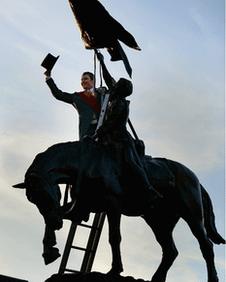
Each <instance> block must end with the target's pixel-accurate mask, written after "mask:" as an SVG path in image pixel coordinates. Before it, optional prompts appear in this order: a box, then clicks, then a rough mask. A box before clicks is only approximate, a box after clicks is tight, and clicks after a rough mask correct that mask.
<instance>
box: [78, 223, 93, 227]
mask: <svg viewBox="0 0 226 282" xmlns="http://www.w3.org/2000/svg"><path fill="white" fill-rule="evenodd" d="M78 225H79V226H82V227H88V228H93V226H92V225H88V224H84V223H78Z"/></svg>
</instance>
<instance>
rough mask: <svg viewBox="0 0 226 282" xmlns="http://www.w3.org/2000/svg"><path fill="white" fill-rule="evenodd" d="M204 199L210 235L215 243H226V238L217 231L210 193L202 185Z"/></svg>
mask: <svg viewBox="0 0 226 282" xmlns="http://www.w3.org/2000/svg"><path fill="white" fill-rule="evenodd" d="M201 192H202V201H203V209H204V224H205V228H206V231H207V235H208V237H209V238H210V239H211V240H212V241H213V243H215V244H225V239H224V238H223V237H222V236H221V235H220V234H219V233H218V232H217V228H216V225H215V215H214V212H213V205H212V202H211V199H210V196H209V194H208V193H207V191H206V190H205V188H204V187H203V186H202V185H201Z"/></svg>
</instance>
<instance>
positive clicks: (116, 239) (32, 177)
mask: <svg viewBox="0 0 226 282" xmlns="http://www.w3.org/2000/svg"><path fill="white" fill-rule="evenodd" d="M102 147H103V145H102V146H101V145H98V143H97V142H94V141H89V142H79V141H76V142H67V143H59V144H56V145H53V146H51V147H49V148H48V149H47V150H46V151H44V152H42V153H39V154H38V155H37V156H36V157H35V159H34V161H33V163H32V164H31V166H30V167H29V168H28V170H27V172H26V174H25V180H24V183H20V184H17V185H14V187H20V188H26V195H27V197H28V200H29V201H31V202H32V203H34V204H35V205H36V206H37V207H38V209H39V211H40V213H41V214H42V216H43V217H44V220H45V223H46V234H45V235H46V236H45V238H44V240H43V243H44V253H45V243H46V244H47V245H48V244H49V246H50V247H52V251H55V255H53V257H54V256H55V257H54V258H53V259H52V261H53V260H55V259H56V258H57V257H58V256H59V254H58V253H57V248H53V246H54V245H55V244H56V241H55V237H54V230H57V229H60V228H61V227H62V223H63V220H62V215H61V213H60V212H59V211H60V197H61V195H60V188H59V184H62V183H65V184H72V185H75V183H78V182H80V183H79V185H80V186H81V190H80V191H81V192H80V196H81V199H83V201H82V203H85V208H87V209H88V211H89V212H94V213H96V212H106V214H107V218H108V222H109V243H110V245H111V250H112V267H111V270H110V271H109V274H114V275H115V274H120V273H121V272H122V271H123V265H122V261H121V254H120V241H121V235H120V217H121V214H123V215H126V216H141V217H142V218H143V219H144V220H145V222H146V223H147V224H148V225H149V226H150V227H151V229H152V230H153V232H154V235H155V237H156V240H157V241H158V243H159V244H160V246H161V248H162V260H161V263H160V265H159V267H158V269H157V270H156V272H155V273H154V275H153V277H152V279H151V281H152V282H164V281H166V276H167V272H168V270H169V268H170V267H171V265H172V264H173V262H174V260H175V259H176V257H177V255H178V251H177V249H176V246H175V243H174V240H173V236H172V232H173V229H174V227H175V225H176V224H177V222H178V220H179V219H180V218H182V219H184V220H185V222H187V224H188V226H189V227H190V229H191V232H192V233H193V235H194V236H195V237H196V239H197V240H198V243H199V246H200V249H201V252H202V255H203V257H204V260H205V262H206V266H207V272H208V282H218V281H219V280H218V277H217V272H216V268H215V264H214V251H213V243H215V244H225V240H224V239H223V238H222V237H221V235H220V234H219V233H218V232H217V229H216V226H215V217H214V212H213V207H212V203H211V199H210V197H209V195H208V193H207V191H206V190H205V189H204V187H203V186H202V185H201V184H200V182H199V180H198V178H197V177H196V175H195V174H194V173H193V172H192V171H191V170H190V169H188V168H187V167H186V166H184V165H182V164H180V163H178V162H175V161H172V160H169V159H164V158H152V157H150V156H146V155H145V156H144V157H143V159H142V161H143V163H144V165H145V167H146V170H147V174H148V176H149V179H150V183H152V185H153V186H154V188H155V189H156V190H158V191H159V192H160V193H161V194H162V195H163V198H162V199H161V200H160V201H159V202H158V204H157V205H155V206H154V207H150V209H147V208H145V209H144V203H143V198H142V197H140V193H139V183H136V182H135V180H134V179H133V177H132V175H131V174H129V175H128V173H126V172H125V176H123V177H122V178H121V179H120V183H121V184H122V186H123V189H124V191H125V192H124V194H123V195H122V196H121V197H120V198H119V197H117V195H114V193H112V192H111V189H108V188H107V187H106V186H107V185H106V184H107V183H108V181H109V179H111V176H112V175H110V176H109V175H106V173H105V172H102V171H99V169H98V167H97V166H98V165H99V164H100V163H101V160H99V156H100V154H102V153H103V148H102ZM105 153H106V152H104V154H105ZM87 158H88V164H87V161H85V162H84V160H86V159H87ZM86 165H88V166H89V168H88V169H87V170H86ZM81 167H82V168H83V169H82V175H83V177H82V178H81V177H80V176H81V174H80V172H81ZM90 167H91V168H90ZM103 167H104V166H103ZM112 168H114V167H112ZM90 170H94V171H95V172H94V173H90ZM94 175H95V177H93V176H94ZM78 179H80V181H78ZM81 179H82V180H81ZM72 190H73V189H72ZM75 196H76V195H75ZM72 197H73V195H72ZM49 234H51V235H49ZM48 236H49V237H48ZM47 237H48V238H47ZM51 241H52V242H51ZM47 249H48V248H47ZM46 252H48V250H46ZM49 262H51V261H49Z"/></svg>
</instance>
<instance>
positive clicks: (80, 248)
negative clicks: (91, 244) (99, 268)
mask: <svg viewBox="0 0 226 282" xmlns="http://www.w3.org/2000/svg"><path fill="white" fill-rule="evenodd" d="M71 248H72V249H76V250H80V251H84V252H85V251H86V252H90V253H91V252H93V251H92V250H89V249H86V248H82V247H77V246H71Z"/></svg>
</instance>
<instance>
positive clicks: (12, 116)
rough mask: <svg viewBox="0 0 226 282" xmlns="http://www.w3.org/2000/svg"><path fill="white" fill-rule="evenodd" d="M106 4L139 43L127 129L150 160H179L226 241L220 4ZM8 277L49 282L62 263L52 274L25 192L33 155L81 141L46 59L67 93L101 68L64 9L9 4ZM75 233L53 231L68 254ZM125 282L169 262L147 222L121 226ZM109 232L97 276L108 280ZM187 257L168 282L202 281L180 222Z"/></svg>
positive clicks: (4, 127) (4, 75) (1, 10)
mask: <svg viewBox="0 0 226 282" xmlns="http://www.w3.org/2000/svg"><path fill="white" fill-rule="evenodd" d="M101 3H102V4H103V5H104V6H105V8H106V9H107V10H108V11H109V12H110V13H111V15H112V16H113V17H114V18H115V19H117V20H118V21H119V22H120V23H121V24H122V25H123V26H124V27H125V28H126V29H127V30H128V31H129V32H131V33H132V34H133V35H134V37H135V38H136V40H137V42H138V44H139V46H140V47H141V49H142V50H141V51H140V52H139V51H135V50H132V49H129V48H128V47H127V46H125V45H123V44H122V45H123V48H124V50H125V52H126V54H127V56H128V58H129V61H130V63H131V66H132V68H133V78H132V79H133V84H134V93H133V95H132V96H131V97H130V100H131V120H132V122H133V124H134V126H135V128H136V131H137V133H138V135H139V136H140V138H142V139H143V140H144V142H145V144H146V151H147V154H151V155H152V156H155V157H159V156H162V157H167V158H170V159H173V160H177V161H179V162H181V163H183V164H185V165H187V166H188V167H189V168H191V169H192V170H193V171H194V172H195V173H196V174H197V176H198V177H199V179H200V181H201V182H202V184H203V185H204V186H205V187H206V189H207V191H208V193H209V194H210V196H211V199H212V201H213V205H214V211H215V215H216V225H217V228H218V230H219V232H220V233H221V234H222V235H224V222H225V189H224V154H225V151H224V147H225V142H224V129H225V124H224V108H225V105H224V90H225V89H224V11H225V7H224V1H223V0H217V1H216V0H205V1H204V0H190V1H185V0H158V1H154V0H114V1H110V0H103V1H101ZM0 32H1V36H2V40H1V78H0V87H1V95H0V107H1V110H0V130H1V140H0V151H1V157H0V158H1V159H0V175H1V178H0V184H1V186H0V187H1V188H0V197H1V211H2V212H1V214H0V222H1V232H0V249H1V253H0V265H1V271H0V273H1V274H3V275H9V276H14V277H18V278H21V279H22V278H24V279H27V280H29V282H40V281H44V280H45V279H46V278H48V277H49V276H50V275H51V274H53V273H55V272H57V270H58V267H59V262H60V260H58V261H56V262H55V263H53V264H52V265H50V266H45V265H44V263H43V261H42V258H41V252H42V242H41V241H42V236H43V228H44V225H43V220H42V218H41V216H40V214H39V212H38V210H37V209H36V207H35V206H34V205H32V204H31V203H29V202H28V201H27V199H26V197H25V195H24V191H19V190H13V189H12V188H11V185H13V184H15V183H18V182H21V181H23V177H24V173H25V171H26V169H27V168H28V166H29V165H30V163H31V162H32V160H33V159H34V157H35V155H36V154H37V153H39V152H40V151H43V150H45V149H46V148H47V147H49V146H51V145H53V144H55V143H59V142H64V141H68V140H75V139H77V138H78V129H77V127H78V116H77V113H76V112H75V110H74V109H73V108H72V107H70V106H69V105H66V104H64V103H60V102H58V101H56V100H55V99H54V98H53V97H52V96H51V94H50V92H49V90H48V88H47V86H46V85H45V82H44V76H43V71H44V69H42V68H41V67H40V63H41V61H42V60H43V58H44V57H45V55H46V54H47V53H48V52H51V53H53V54H54V55H60V58H59V60H58V62H57V65H56V66H55V68H54V71H53V76H54V78H55V80H56V82H57V84H58V86H59V87H60V88H62V89H63V90H65V91H69V92H73V91H75V90H79V89H80V74H81V73H82V72H83V71H85V70H91V71H92V70H93V52H92V51H90V50H85V48H84V45H83V43H82V41H81V39H80V33H79V30H78V28H77V26H76V24H75V20H74V18H73V14H72V12H71V10H70V6H69V4H68V2H67V1H54V0H48V1H45V0H39V1H35V0H29V1H28V0H19V1H8V0H1V3H0ZM103 54H104V56H105V61H106V64H107V65H108V67H109V70H110V71H111V73H112V74H113V75H114V77H115V78H116V79H118V78H120V77H122V76H125V77H127V74H126V72H125V69H124V67H123V64H122V62H110V61H109V55H108V53H107V52H106V51H105V50H104V51H103ZM67 230H68V224H67V223H65V227H64V230H61V231H59V232H57V236H58V238H57V239H58V245H59V247H60V251H61V252H62V251H63V247H64V244H65V240H66V234H67ZM122 234H123V241H122V255H123V261H124V270H125V271H124V273H123V274H124V275H132V276H134V277H137V278H138V277H141V278H143V279H150V277H151V275H152V274H153V273H154V271H155V270H156V268H157V266H158V263H159V261H160V257H161V250H160V248H159V246H158V245H157V244H156V241H155V238H154V237H153V233H152V231H151V230H149V229H148V227H147V226H146V225H145V223H144V222H143V221H142V220H141V219H138V218H137V219H131V218H125V217H123V221H122ZM106 236H107V230H106V227H105V229H104V233H103V239H102V240H101V245H100V248H99V250H98V253H97V258H96V261H95V265H94V270H98V271H103V272H104V271H107V269H108V267H110V249H109V246H108V242H107V238H106ZM174 237H175V242H176V245H177V247H178V250H179V253H180V254H179V256H178V258H177V260H176V262H175V263H174V264H173V266H172V267H171V269H170V271H169V275H168V279H167V281H168V282H172V281H173V282H179V281H185V282H200V281H202V282H203V281H206V268H205V263H204V260H203V258H202V256H201V254H200V250H199V247H198V244H197V241H196V239H195V238H194V237H193V235H192V234H191V232H190V230H189V229H188V227H187V225H185V224H184V223H183V222H182V221H181V222H180V223H179V224H178V225H177V227H176V229H175V232H174ZM214 250H215V256H216V266H217V271H218V275H219V280H220V281H224V275H225V257H224V246H215V247H214Z"/></svg>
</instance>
